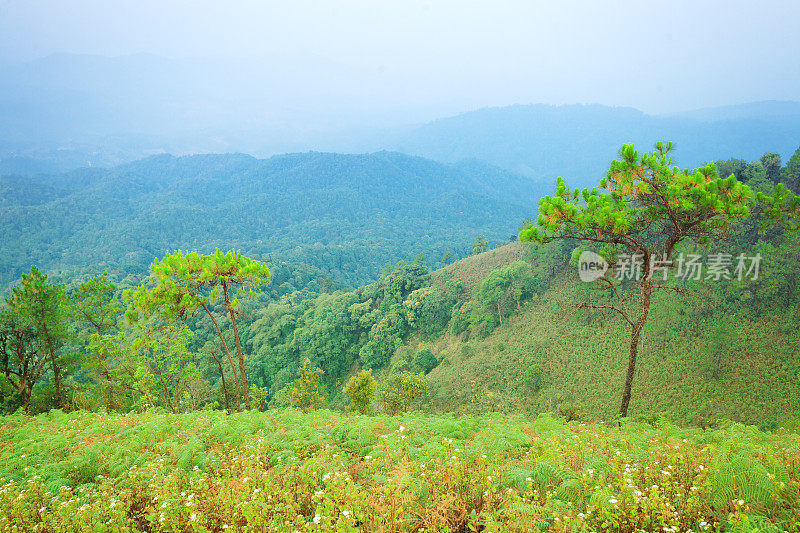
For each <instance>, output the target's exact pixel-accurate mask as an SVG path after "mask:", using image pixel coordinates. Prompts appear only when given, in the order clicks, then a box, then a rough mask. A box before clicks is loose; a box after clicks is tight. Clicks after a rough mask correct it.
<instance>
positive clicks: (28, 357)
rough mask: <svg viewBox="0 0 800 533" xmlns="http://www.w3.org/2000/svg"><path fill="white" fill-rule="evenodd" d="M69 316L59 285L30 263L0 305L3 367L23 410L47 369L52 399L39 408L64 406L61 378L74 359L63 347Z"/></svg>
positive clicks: (63, 390) (65, 297) (62, 380)
mask: <svg viewBox="0 0 800 533" xmlns="http://www.w3.org/2000/svg"><path fill="white" fill-rule="evenodd" d="M68 318H69V306H68V302H67V296H66V292H65V289H64V286H63V285H61V284H55V283H51V282H49V281H48V279H47V276H46V275H45V274H43V273H42V272H41V271H40V270H39V269H38V268H36V267H35V266H34V267H31V271H30V273H29V274H25V275H23V276H22V279H21V280H20V284H19V286H17V287H14V288H13V289H12V291H11V295H10V296H9V297H8V298H7V299H6V301H5V304H4V305H3V306H2V307H0V360H2V372H3V374H4V375H5V379H6V381H7V383H8V384H9V385H11V386H12V387H13V389H15V390H16V393H17V395H18V397H19V400H20V404H21V406H22V407H24V408H25V410H26V411H27V410H29V409H30V404H31V400H32V398H33V393H34V390H33V389H34V386H35V385H36V383H37V382H38V381H39V380H40V379H41V378H42V376H44V375H45V372H48V371H49V372H50V373H52V376H53V395H54V398H53V400H52V402H46V403H45V405H43V406H40V408H41V409H48V408H50V407H55V408H61V407H65V402H66V396H67V394H66V390H65V378H66V377H67V375H68V374H69V373H70V372H72V370H73V367H74V365H75V364H76V362H75V360H74V358H73V357H70V354H69V353H68V352H66V350H65V348H66V345H67V343H68V342H69V341H70V340H71V333H72V332H71V331H70V329H69V323H68Z"/></svg>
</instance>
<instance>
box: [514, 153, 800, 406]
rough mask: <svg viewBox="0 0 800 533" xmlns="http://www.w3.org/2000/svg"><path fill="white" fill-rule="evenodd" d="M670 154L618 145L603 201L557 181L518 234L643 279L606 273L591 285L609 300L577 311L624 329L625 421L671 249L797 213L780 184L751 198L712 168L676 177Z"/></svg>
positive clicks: (799, 207) (796, 202)
mask: <svg viewBox="0 0 800 533" xmlns="http://www.w3.org/2000/svg"><path fill="white" fill-rule="evenodd" d="M671 149H672V143H668V144H664V143H661V142H659V143H658V144H657V145H656V149H655V151H654V152H653V153H651V154H642V155H641V156H640V155H639V153H638V152H637V151H636V150H635V149H634V147H633V145H632V144H626V145H624V146H623V147H622V149H621V150H620V154H619V155H620V157H619V159H617V160H614V161H612V162H611V164H610V167H609V170H608V172H607V174H606V177H605V178H603V179H602V180H601V181H600V188H601V189H604V190H605V192H603V193H601V192H600V191H598V189H597V188H594V189H592V190H588V189H583V191H579V190H578V189H574V190H570V189H568V188H567V187H566V185H565V184H564V180H563V179H562V178H560V177H559V178H558V184H557V189H556V194H555V195H554V196H552V197H550V196H545V197H544V198H542V199H541V201H540V203H539V217H538V220H537V224H536V225H533V224H531V225H529V226H527V227H526V228H525V229H523V230H522V231H521V232H520V240H522V241H538V242H547V241H551V240H554V239H571V240H574V241H577V242H580V243H583V244H584V245H591V246H594V247H596V248H597V251H598V252H599V253H600V255H602V256H603V257H604V258H606V259H607V261H608V262H609V263H610V264H611V265H612V266H615V262H617V263H616V264H617V266H618V265H619V264H620V263H621V262H620V261H619V260H620V259H622V258H623V257H630V258H633V257H636V258H638V259H639V261H640V264H641V272H642V273H643V274H642V275H641V276H640V277H639V279H638V280H636V281H635V283H632V284H627V285H626V284H624V283H621V282H619V281H618V280H616V279H613V278H612V277H610V275H609V274H610V273H611V272H612V269H609V271H608V272H606V274H605V275H604V276H602V277H600V278H599V280H598V281H599V282H600V283H602V284H604V285H605V287H606V289H607V295H608V300H605V301H603V302H602V303H595V302H591V301H590V302H584V303H582V304H578V307H584V308H593V309H602V310H607V311H612V312H614V313H616V314H617V315H618V316H619V317H620V318H621V319H622V320H623V323H624V324H625V325H626V326H627V327H628V328H629V329H630V350H629V358H628V369H627V372H626V377H625V384H624V388H623V394H622V402H621V406H620V415H621V416H623V417H625V416H627V414H628V406H629V404H630V399H631V387H632V384H633V377H634V371H635V368H636V357H637V354H638V346H639V339H640V336H641V333H642V329H643V328H644V325H645V322H646V321H647V317H648V313H649V311H650V302H651V298H652V295H653V292H654V291H658V290H673V291H680V289H678V288H677V287H675V286H671V285H667V284H659V283H657V282H656V279H655V278H654V274H655V273H656V272H657V271H659V270H664V269H665V268H668V267H669V265H670V262H671V261H672V260H673V254H674V252H675V249H676V247H677V246H678V245H679V244H680V243H681V242H684V241H686V240H692V241H694V242H696V243H699V244H704V243H706V242H708V241H710V240H712V239H722V238H725V237H727V236H728V234H729V233H730V230H731V229H732V227H733V225H734V224H735V223H736V222H737V221H739V220H741V219H742V218H744V217H747V216H748V215H750V214H751V213H753V212H755V213H758V214H760V215H762V216H763V220H764V221H765V223H767V222H769V223H777V222H786V221H788V218H789V217H790V216H792V217H796V216H797V214H798V212H800V198H798V197H795V196H794V195H792V194H791V193H790V192H789V191H788V190H787V189H786V187H784V186H783V185H781V184H778V185H777V186H776V187H775V191H774V193H773V195H772V196H767V195H764V194H761V193H758V194H755V193H753V191H752V190H751V189H750V188H749V187H748V186H747V185H744V184H743V183H741V182H739V181H738V180H737V179H736V177H735V176H733V175H731V176H729V177H727V178H720V177H719V176H718V175H717V168H716V166H715V165H714V163H710V164H708V165H705V166H703V167H700V168H697V169H695V170H693V171H688V170H683V171H681V170H679V169H678V167H676V166H673V161H672V159H671V158H670V157H669V153H670V151H671ZM537 226H538V227H537Z"/></svg>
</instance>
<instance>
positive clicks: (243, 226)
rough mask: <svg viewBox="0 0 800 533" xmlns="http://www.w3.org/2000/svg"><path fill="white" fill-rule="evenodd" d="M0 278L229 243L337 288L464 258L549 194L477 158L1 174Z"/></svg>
mask: <svg viewBox="0 0 800 533" xmlns="http://www.w3.org/2000/svg"><path fill="white" fill-rule="evenodd" d="M0 190H2V200H0V243H1V244H0V252H2V253H0V256H2V259H0V283H8V282H10V281H12V280H14V279H15V278H17V277H19V274H20V273H21V272H22V271H24V270H27V269H29V268H30V265H31V264H32V263H35V264H37V265H39V266H40V267H42V268H44V269H45V270H54V269H55V270H63V269H70V268H78V267H82V266H85V265H90V264H93V265H95V266H96V267H97V268H100V269H102V268H107V267H108V266H111V265H116V266H123V267H125V268H128V269H133V270H139V271H143V270H144V268H145V267H146V266H147V265H148V264H149V263H150V262H151V261H152V260H153V259H154V258H156V257H161V256H162V255H163V253H164V252H165V251H166V250H172V249H195V248H197V249H198V250H200V251H213V250H214V248H215V247H220V248H225V249H229V248H232V247H235V248H237V249H240V250H241V251H242V252H243V253H245V254H247V255H250V256H253V257H256V258H260V259H265V260H268V259H270V258H272V257H278V258H281V259H287V260H291V261H294V262H300V263H304V264H306V265H310V266H311V267H314V268H319V269H323V270H325V271H327V272H328V275H330V276H332V277H333V279H334V280H336V281H337V282H339V283H341V284H342V285H344V286H357V285H359V284H362V283H365V282H368V281H371V280H374V279H375V278H376V277H377V275H378V273H379V271H380V269H381V267H383V266H384V265H385V264H387V263H394V262H396V261H398V260H400V259H402V258H410V257H414V256H415V255H416V254H419V253H425V254H426V255H427V256H428V257H429V260H430V262H431V263H434V262H436V261H437V260H438V258H440V257H441V256H442V254H443V253H444V252H446V251H447V250H452V251H453V252H454V254H455V255H456V257H459V256H463V255H465V254H466V253H468V250H469V249H470V245H471V243H472V241H473V239H474V238H475V236H476V235H477V234H483V235H485V236H486V238H487V239H489V240H490V241H493V242H495V243H496V242H498V241H504V240H507V239H508V237H509V235H512V234H515V233H516V231H517V229H518V228H519V225H520V223H521V221H522V220H523V219H525V218H526V217H528V216H532V215H533V214H535V205H536V199H537V198H538V197H539V196H540V195H541V194H542V193H543V191H544V189H543V188H541V187H539V186H537V185H535V184H533V183H532V182H531V181H530V180H529V179H527V178H525V177H522V176H520V175H517V174H514V173H510V172H508V171H504V170H501V169H499V168H496V167H492V166H491V165H488V164H485V163H480V162H476V161H467V162H462V163H461V164H459V165H457V166H448V165H444V164H441V163H436V162H433V161H429V160H426V159H422V158H419V157H412V156H407V155H403V154H398V153H391V152H380V153H374V154H362V155H346V154H330V153H316V152H311V153H305V154H290V155H282V156H274V157H272V158H269V159H256V158H253V157H250V156H246V155H241V154H229V155H197V156H187V157H173V156H168V155H160V156H153V157H150V158H147V159H143V160H140V161H136V162H134V163H130V164H126V165H122V166H119V167H115V168H112V169H82V170H76V171H71V172H68V173H64V174H59V175H55V176H40V177H30V176H29V177H21V176H6V177H3V178H0Z"/></svg>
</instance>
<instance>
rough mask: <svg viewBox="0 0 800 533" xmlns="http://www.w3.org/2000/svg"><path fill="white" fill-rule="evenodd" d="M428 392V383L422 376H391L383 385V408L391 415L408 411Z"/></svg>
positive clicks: (404, 374)
mask: <svg viewBox="0 0 800 533" xmlns="http://www.w3.org/2000/svg"><path fill="white" fill-rule="evenodd" d="M427 392H428V382H427V381H426V380H425V377H424V376H423V375H422V374H412V373H411V372H403V373H402V374H394V375H391V376H389V377H388V378H387V379H386V381H385V382H384V384H383V394H382V396H383V408H384V410H385V411H386V412H387V413H389V414H391V415H394V414H397V413H401V412H403V411H407V410H408V408H409V407H410V406H411V404H412V402H414V400H417V399H419V398H420V397H422V396H423V395H425V394H426V393H427Z"/></svg>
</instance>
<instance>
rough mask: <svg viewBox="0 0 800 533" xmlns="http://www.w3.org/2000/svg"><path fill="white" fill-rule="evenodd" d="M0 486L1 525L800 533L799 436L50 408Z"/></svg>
mask: <svg viewBox="0 0 800 533" xmlns="http://www.w3.org/2000/svg"><path fill="white" fill-rule="evenodd" d="M0 477H2V478H3V481H2V486H1V487H0V509H2V510H0V529H2V530H6V531H11V530H17V531H33V530H37V531H75V530H96V531H131V530H139V531H370V532H380V531H423V530H424V531H451V532H452V531H531V530H534V531H535V530H539V531H637V530H644V531H687V530H690V529H691V530H693V531H783V530H786V531H800V492H799V490H800V436H798V435H797V434H796V433H793V432H790V431H787V430H784V429H780V430H778V431H776V432H771V433H765V432H762V431H760V430H758V429H756V428H754V427H747V426H743V425H739V424H731V425H728V426H726V427H724V428H718V429H714V430H698V429H687V428H678V427H675V426H673V425H671V424H669V423H667V422H662V423H657V424H654V425H649V424H643V423H633V422H630V423H627V424H625V425H624V427H623V428H617V427H609V426H605V425H602V424H597V423H590V424H586V423H579V422H571V423H565V422H563V421H561V420H556V419H552V418H550V417H548V416H542V417H538V418H535V419H529V418H526V417H523V416H521V415H515V416H507V415H499V414H495V415H491V416H489V415H486V416H482V417H471V416H465V417H460V418H453V417H451V416H428V415H422V414H407V415H402V416H395V417H385V416H384V417H370V416H349V415H343V414H341V413H335V412H331V411H318V412H314V413H310V414H303V413H301V412H297V411H292V410H283V411H270V412H266V413H259V412H247V413H239V414H236V415H231V416H228V415H225V414H224V413H221V412H214V411H206V412H195V413H187V414H179V415H168V414H163V413H156V412H147V413H139V414H129V415H121V414H102V413H88V412H76V413H70V414H62V413H61V412H59V411H53V412H51V413H49V414H46V415H40V416H37V417H26V416H21V415H14V416H7V417H3V418H0ZM15 526H16V529H14V527H15ZM755 527H758V528H760V529H755Z"/></svg>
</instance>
